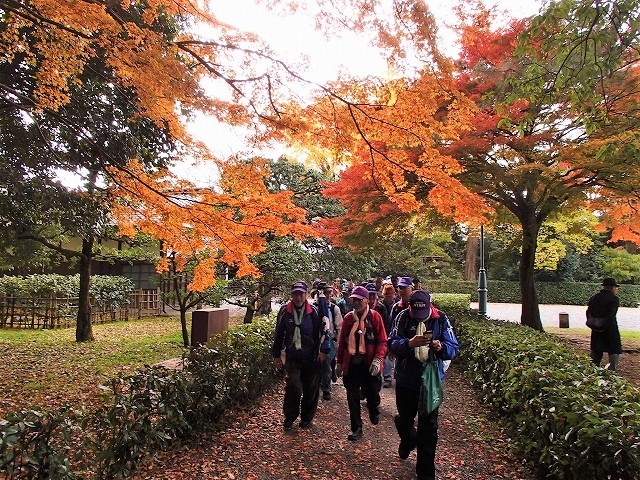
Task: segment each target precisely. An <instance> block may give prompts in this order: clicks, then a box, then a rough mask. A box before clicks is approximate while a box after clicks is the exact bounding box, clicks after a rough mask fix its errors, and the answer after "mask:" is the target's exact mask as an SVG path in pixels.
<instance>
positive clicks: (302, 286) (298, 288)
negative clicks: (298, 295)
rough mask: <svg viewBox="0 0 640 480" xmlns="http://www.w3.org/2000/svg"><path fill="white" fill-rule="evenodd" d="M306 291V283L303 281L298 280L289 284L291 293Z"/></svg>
mask: <svg viewBox="0 0 640 480" xmlns="http://www.w3.org/2000/svg"><path fill="white" fill-rule="evenodd" d="M306 291H307V282H305V281H303V280H298V281H297V282H294V283H292V284H291V293H293V292H306Z"/></svg>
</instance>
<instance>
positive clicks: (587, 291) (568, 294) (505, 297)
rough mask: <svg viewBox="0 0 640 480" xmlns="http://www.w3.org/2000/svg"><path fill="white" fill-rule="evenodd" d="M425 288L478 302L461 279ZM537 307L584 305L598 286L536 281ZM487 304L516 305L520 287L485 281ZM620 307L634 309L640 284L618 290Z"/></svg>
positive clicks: (472, 284)
mask: <svg viewBox="0 0 640 480" xmlns="http://www.w3.org/2000/svg"><path fill="white" fill-rule="evenodd" d="M424 284H425V288H427V289H428V290H429V291H430V292H447V293H466V294H468V295H470V296H471V298H472V299H474V301H477V299H478V282H476V281H469V282H465V281H461V280H459V281H458V280H427V281H425V282H424ZM536 288H537V290H538V299H539V301H540V303H541V304H547V305H553V304H559V305H586V304H587V301H588V300H589V298H591V296H592V295H593V294H595V293H597V292H598V291H599V290H600V288H601V287H600V284H598V283H581V282H536ZM487 296H488V301H489V302H495V303H520V301H521V299H520V284H519V283H518V282H503V281H500V280H489V281H488V282H487ZM618 297H620V306H621V307H637V306H638V305H639V304H640V285H622V286H621V287H620V290H619V291H618Z"/></svg>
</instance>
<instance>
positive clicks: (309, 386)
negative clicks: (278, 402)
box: [282, 359, 320, 423]
mask: <svg viewBox="0 0 640 480" xmlns="http://www.w3.org/2000/svg"><path fill="white" fill-rule="evenodd" d="M285 369H286V372H287V380H286V384H285V387H284V402H283V405H282V411H283V412H284V420H285V422H289V423H293V421H294V420H295V419H296V418H298V415H300V420H302V421H303V422H311V421H312V420H313V416H314V415H315V414H316V409H317V408H318V398H319V397H320V366H319V364H318V363H314V364H310V365H306V364H302V363H300V362H295V361H289V360H288V359H287V363H286V364H285Z"/></svg>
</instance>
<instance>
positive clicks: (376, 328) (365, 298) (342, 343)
mask: <svg viewBox="0 0 640 480" xmlns="http://www.w3.org/2000/svg"><path fill="white" fill-rule="evenodd" d="M350 298H351V300H352V301H353V305H354V310H353V311H351V312H349V313H347V314H346V315H345V317H344V319H343V321H342V328H341V329H340V337H339V340H338V356H337V365H336V373H337V374H338V376H340V374H341V373H344V379H343V381H344V386H345V388H346V390H347V404H348V406H349V419H350V423H351V433H350V434H349V435H348V436H347V438H348V439H349V440H351V441H354V442H355V441H357V440H360V439H361V438H362V435H363V432H362V418H361V408H360V391H361V389H362V390H363V391H364V393H365V397H366V399H367V409H368V410H369V420H370V421H371V423H372V424H373V425H377V424H378V422H379V421H380V409H379V407H380V387H381V386H382V378H381V377H380V373H381V367H382V361H383V360H384V357H385V355H386V353H387V334H386V332H385V330H384V324H383V322H382V318H381V317H380V314H379V313H378V312H376V311H375V310H372V309H370V308H369V292H368V291H367V289H366V288H365V287H363V286H358V287H355V288H354V289H353V291H352V292H351V296H350Z"/></svg>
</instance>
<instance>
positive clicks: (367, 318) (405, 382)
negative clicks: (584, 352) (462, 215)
mask: <svg viewBox="0 0 640 480" xmlns="http://www.w3.org/2000/svg"><path fill="white" fill-rule="evenodd" d="M618 288H619V285H618V283H617V282H616V281H615V279H613V278H610V277H608V278H605V279H604V280H603V282H602V290H601V291H600V292H599V293H598V294H596V295H594V296H593V297H592V298H591V299H590V300H589V304H588V309H587V317H588V318H589V317H593V318H594V319H596V320H598V319H599V320H600V321H601V323H602V324H603V326H602V327H601V329H600V328H598V329H596V328H594V327H591V328H594V329H593V331H592V334H591V358H592V360H593V362H594V363H595V364H596V365H600V362H601V361H602V356H603V352H608V353H609V364H608V365H607V367H608V368H610V369H612V370H615V369H616V367H617V364H618V358H619V355H620V353H622V348H621V342H620V333H619V331H618V326H617V321H616V314H617V310H618V306H619V299H618V297H617V292H618ZM308 290H309V288H308V285H307V283H306V282H305V281H303V280H299V281H297V282H295V283H293V284H292V285H291V297H290V300H289V301H287V302H286V303H285V304H284V305H282V307H281V308H280V310H279V312H278V317H277V322H276V329H275V335H274V341H273V344H272V347H271V354H272V356H273V359H274V365H275V366H276V368H279V369H280V368H284V369H285V371H286V384H285V393H284V401H283V412H284V424H283V427H284V431H285V432H289V431H291V430H292V429H293V426H294V422H295V421H296V420H297V419H298V417H299V418H300V422H299V427H300V428H301V429H306V428H311V427H313V418H314V415H315V413H316V409H317V406H318V401H319V398H320V391H322V397H323V399H324V400H325V401H329V400H331V387H332V384H333V383H336V382H337V380H338V377H340V376H342V377H343V384H344V387H345V389H346V393H347V404H348V407H349V419H350V433H349V434H348V436H347V438H348V439H349V440H351V441H353V442H356V441H358V440H360V439H361V438H362V437H363V434H364V433H363V422H362V416H361V402H362V401H366V407H367V411H368V414H369V421H370V422H371V424H372V425H377V424H378V423H379V421H380V409H379V407H380V391H381V388H383V387H392V386H393V379H395V400H396V409H397V414H396V415H395V416H394V423H395V427H396V430H397V431H398V435H399V437H400V442H399V446H398V456H399V457H400V458H401V459H403V460H405V459H407V458H408V457H409V455H410V453H411V452H412V451H413V450H414V449H415V450H416V453H417V455H416V473H417V476H418V479H420V480H422V479H428V480H433V479H435V452H436V444H437V441H438V405H439V402H441V400H442V398H441V390H440V398H439V399H438V398H436V399H435V401H434V396H436V397H437V395H436V393H435V392H434V391H435V390H436V388H435V387H434V384H433V383H432V382H431V383H430V382H429V375H428V374H429V372H430V371H433V372H437V373H433V374H432V376H434V375H435V376H436V377H437V379H438V381H439V382H441V381H442V380H444V376H445V371H446V369H447V367H448V365H449V363H450V362H451V360H452V359H453V358H454V357H455V356H456V355H457V354H458V341H457V339H456V336H455V334H454V332H453V329H452V327H451V323H450V321H449V319H448V318H447V316H446V315H445V313H444V312H443V311H441V310H439V309H438V308H436V307H435V306H434V305H433V303H432V301H431V295H430V294H429V292H427V291H426V290H423V289H422V288H420V283H419V281H417V279H412V278H410V277H387V278H386V279H384V280H383V279H382V278H381V277H378V278H377V279H375V280H367V281H364V282H362V283H361V284H359V285H353V283H352V282H341V281H340V280H339V279H338V280H336V281H335V282H333V284H331V285H329V284H327V283H326V282H323V281H320V280H316V281H314V282H313V284H312V286H311V290H310V291H308ZM434 369H435V370H434ZM440 388H441V385H440ZM416 416H417V423H416Z"/></svg>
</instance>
